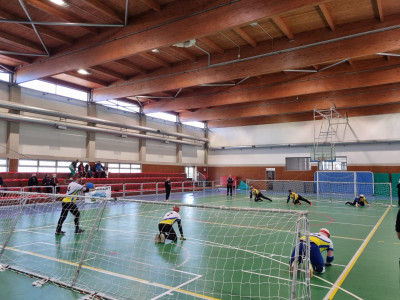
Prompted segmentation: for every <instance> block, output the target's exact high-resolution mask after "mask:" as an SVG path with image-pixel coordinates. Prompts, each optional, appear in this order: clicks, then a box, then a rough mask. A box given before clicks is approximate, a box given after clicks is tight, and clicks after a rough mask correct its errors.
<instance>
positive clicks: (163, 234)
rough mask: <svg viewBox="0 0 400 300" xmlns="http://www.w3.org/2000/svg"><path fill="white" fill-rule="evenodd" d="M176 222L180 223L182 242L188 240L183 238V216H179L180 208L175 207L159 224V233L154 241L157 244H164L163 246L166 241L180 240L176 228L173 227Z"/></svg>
mask: <svg viewBox="0 0 400 300" xmlns="http://www.w3.org/2000/svg"><path fill="white" fill-rule="evenodd" d="M175 222H177V223H178V229H179V232H180V234H181V240H186V238H185V237H184V236H183V229H182V224H181V216H180V215H179V207H178V206H174V207H173V208H172V210H171V211H169V212H167V213H166V214H165V215H164V218H163V219H162V220H161V222H160V223H159V224H158V231H159V233H157V234H156V237H155V239H154V241H155V242H156V243H162V244H164V243H165V239H168V240H171V241H173V242H176V241H177V240H178V237H177V235H176V232H175V230H174V227H173V226H172V225H174V223H175Z"/></svg>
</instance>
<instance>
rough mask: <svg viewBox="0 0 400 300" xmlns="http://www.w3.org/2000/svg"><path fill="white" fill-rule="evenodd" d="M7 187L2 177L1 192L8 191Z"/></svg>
mask: <svg viewBox="0 0 400 300" xmlns="http://www.w3.org/2000/svg"><path fill="white" fill-rule="evenodd" d="M6 187H7V185H6V184H5V183H4V181H3V177H1V176H0V190H6V189H5V188H6Z"/></svg>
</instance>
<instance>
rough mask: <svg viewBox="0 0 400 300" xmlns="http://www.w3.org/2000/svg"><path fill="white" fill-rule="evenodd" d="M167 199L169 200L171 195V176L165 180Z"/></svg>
mask: <svg viewBox="0 0 400 300" xmlns="http://www.w3.org/2000/svg"><path fill="white" fill-rule="evenodd" d="M164 184H165V201H169V195H170V194H171V178H169V177H168V178H167V180H165V183H164Z"/></svg>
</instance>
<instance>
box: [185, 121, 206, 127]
mask: <svg viewBox="0 0 400 300" xmlns="http://www.w3.org/2000/svg"><path fill="white" fill-rule="evenodd" d="M182 124H184V125H189V126H193V127H198V128H204V127H205V123H203V122H195V121H193V122H182Z"/></svg>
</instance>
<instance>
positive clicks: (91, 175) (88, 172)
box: [85, 163, 93, 178]
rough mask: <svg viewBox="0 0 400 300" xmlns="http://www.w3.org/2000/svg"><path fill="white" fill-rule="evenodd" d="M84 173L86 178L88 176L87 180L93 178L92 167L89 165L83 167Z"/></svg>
mask: <svg viewBox="0 0 400 300" xmlns="http://www.w3.org/2000/svg"><path fill="white" fill-rule="evenodd" d="M85 173H86V175H87V176H89V178H92V177H93V172H92V167H91V166H90V164H89V163H87V164H86V165H85Z"/></svg>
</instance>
